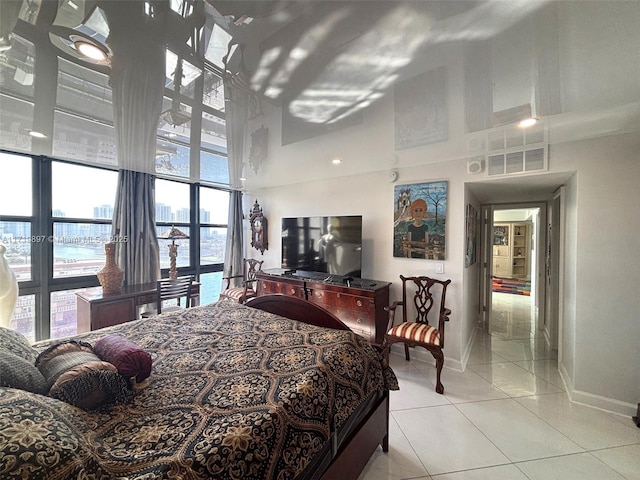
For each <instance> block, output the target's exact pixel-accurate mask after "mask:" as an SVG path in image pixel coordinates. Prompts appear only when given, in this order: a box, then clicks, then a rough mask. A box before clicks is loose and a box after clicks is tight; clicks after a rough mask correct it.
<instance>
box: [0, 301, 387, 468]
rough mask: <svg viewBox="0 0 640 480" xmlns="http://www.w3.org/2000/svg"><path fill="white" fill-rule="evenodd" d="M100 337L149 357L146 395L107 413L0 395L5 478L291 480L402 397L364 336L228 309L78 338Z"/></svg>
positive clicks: (20, 394) (0, 391)
mask: <svg viewBox="0 0 640 480" xmlns="http://www.w3.org/2000/svg"><path fill="white" fill-rule="evenodd" d="M107 333H118V334H120V335H122V336H124V337H126V338H128V339H129V340H131V341H132V342H134V343H136V344H137V345H139V346H141V347H143V348H144V349H145V350H146V351H148V352H149V353H150V354H151V355H152V357H153V370H152V373H151V377H150V379H149V380H150V382H149V385H148V386H147V387H146V388H144V389H142V390H139V391H137V392H136V394H135V396H134V398H133V400H132V401H131V402H129V403H127V404H124V405H115V406H112V407H111V408H110V409H108V410H107V411H104V412H87V411H84V410H81V409H79V408H76V407H74V406H71V405H69V404H66V403H63V402H60V401H58V400H55V399H52V398H50V397H46V396H42V395H37V394H32V393H28V392H24V391H20V390H14V389H8V388H0V478H3V479H4V478H30V479H31V478H50V479H57V478H60V479H63V478H90V479H93V478H109V479H113V478H122V479H125V478H126V479H152V478H175V479H210V478H220V479H278V480H285V479H294V478H296V477H298V476H300V475H301V474H302V473H303V472H304V471H305V468H306V467H307V465H309V462H310V458H311V457H313V456H314V455H315V454H317V453H318V452H320V451H321V450H322V449H323V447H325V446H326V444H327V443H328V442H330V441H331V434H332V432H334V431H335V430H337V429H339V428H340V427H341V425H343V424H344V423H345V421H346V420H347V418H348V417H349V415H351V414H352V413H353V412H354V411H356V410H357V409H358V407H359V406H360V405H361V404H362V403H363V402H364V401H365V400H366V399H368V398H369V397H370V396H371V395H373V394H374V392H376V391H377V392H381V391H382V390H384V389H386V388H397V386H396V385H393V383H394V379H395V377H394V376H393V373H392V372H389V371H386V372H383V367H382V366H381V358H380V355H379V354H378V352H377V351H376V350H375V349H374V348H373V347H371V345H370V344H369V343H368V342H367V341H366V340H364V339H362V338H361V337H359V336H357V335H355V334H353V333H351V332H347V331H338V330H329V329H325V328H320V327H314V326H311V325H307V324H304V323H301V322H297V321H293V320H288V319H285V318H283V317H278V316H276V315H273V314H270V313H266V312H262V311H260V310H256V309H252V308H249V307H246V306H243V305H239V304H236V303H232V302H219V303H216V304H212V305H206V306H202V307H194V308H191V309H188V310H185V311H183V312H182V313H170V314H163V315H160V316H157V317H154V318H151V319H145V320H139V321H134V322H129V323H126V324H122V325H118V326H115V327H110V328H107V329H103V330H100V331H95V332H91V333H87V334H82V335H78V336H76V337H74V338H76V339H82V340H86V341H89V342H91V343H95V341H97V340H98V339H99V338H100V337H102V336H103V335H105V334H107ZM48 343H51V342H48ZM48 343H42V344H41V345H39V347H41V348H44V347H46V346H47V345H48ZM389 383H390V384H389Z"/></svg>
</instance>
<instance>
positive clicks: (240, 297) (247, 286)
mask: <svg viewBox="0 0 640 480" xmlns="http://www.w3.org/2000/svg"><path fill="white" fill-rule="evenodd" d="M263 263H264V260H255V259H253V258H245V259H244V260H243V265H244V266H243V271H242V275H232V276H229V277H222V279H223V280H226V281H227V286H226V287H225V289H224V290H223V291H222V293H221V294H220V300H225V299H226V300H232V301H235V302H238V303H245V302H246V301H247V300H249V299H250V298H253V297H255V296H257V295H258V294H257V290H258V288H257V282H258V279H257V278H256V274H257V273H258V272H260V271H262V264H263ZM234 278H241V279H242V283H241V284H240V286H239V287H232V286H231V280H232V279H234Z"/></svg>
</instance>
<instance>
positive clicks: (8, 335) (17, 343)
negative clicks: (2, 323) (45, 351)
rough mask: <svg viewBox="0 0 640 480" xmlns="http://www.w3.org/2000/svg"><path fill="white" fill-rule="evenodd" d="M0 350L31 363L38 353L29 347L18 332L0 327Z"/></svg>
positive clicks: (28, 343) (29, 344)
mask: <svg viewBox="0 0 640 480" xmlns="http://www.w3.org/2000/svg"><path fill="white" fill-rule="evenodd" d="M0 350H2V351H7V350H8V351H9V352H11V353H14V354H15V355H18V356H19V357H22V358H24V359H25V360H28V361H29V362H30V363H33V362H34V361H35V359H36V356H37V355H38V352H36V351H35V349H34V348H33V347H32V346H31V343H30V342H29V340H27V337H25V336H24V335H22V334H21V333H20V332H16V331H15V330H10V329H8V328H5V327H0Z"/></svg>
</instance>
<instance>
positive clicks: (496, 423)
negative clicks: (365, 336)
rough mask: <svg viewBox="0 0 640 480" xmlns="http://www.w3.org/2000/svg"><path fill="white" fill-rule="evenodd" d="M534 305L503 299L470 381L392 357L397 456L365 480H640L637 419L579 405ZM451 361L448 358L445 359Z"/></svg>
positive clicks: (475, 352) (473, 358)
mask: <svg viewBox="0 0 640 480" xmlns="http://www.w3.org/2000/svg"><path fill="white" fill-rule="evenodd" d="M534 315H535V311H534V309H533V308H532V307H531V299H530V297H524V296H519V295H509V294H504V293H497V294H494V312H493V316H492V322H491V325H492V329H491V333H490V334H488V333H480V332H479V333H478V335H477V336H476V339H475V342H474V346H473V349H472V352H471V355H470V358H469V363H468V365H467V368H466V370H465V372H458V371H454V370H450V369H447V368H445V369H444V370H443V373H442V383H444V386H445V394H444V395H438V394H437V393H435V389H434V383H435V368H434V366H433V364H432V363H428V362H424V361H420V360H416V359H413V358H412V360H411V362H406V361H405V360H404V355H400V354H395V353H394V354H392V356H391V364H392V366H393V368H394V370H395V372H396V375H397V376H398V378H399V382H400V391H399V392H392V394H391V419H390V430H391V432H390V451H389V453H387V454H385V453H383V452H382V450H381V449H378V451H376V452H375V453H374V455H373V457H372V458H371V460H370V461H369V463H368V464H367V467H366V468H365V470H364V471H363V472H362V474H361V475H360V478H359V480H405V479H411V480H427V479H432V480H485V479H487V480H488V479H491V480H527V479H528V480H553V479H559V480H609V479H611V480H613V479H616V480H619V479H627V480H640V428H637V427H636V426H635V424H634V423H633V421H632V420H631V418H627V417H623V416H620V415H616V414H612V413H607V412H603V411H601V410H597V409H593V408H590V407H585V406H582V405H577V404H573V403H571V402H569V400H568V398H567V395H566V393H565V392H564V385H563V383H562V381H561V379H560V375H559V374H558V371H557V355H556V353H555V352H553V351H550V350H549V349H548V348H546V346H545V342H544V339H543V338H542V335H541V334H540V333H539V332H538V331H536V329H535V328H534V327H532V322H531V318H532V316H534ZM445 354H446V352H445Z"/></svg>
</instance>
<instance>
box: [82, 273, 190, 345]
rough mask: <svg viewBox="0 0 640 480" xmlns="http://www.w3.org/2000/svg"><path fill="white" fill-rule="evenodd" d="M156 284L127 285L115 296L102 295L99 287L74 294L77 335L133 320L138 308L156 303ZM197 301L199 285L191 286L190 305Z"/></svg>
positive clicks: (136, 315) (112, 294) (109, 294)
mask: <svg viewBox="0 0 640 480" xmlns="http://www.w3.org/2000/svg"><path fill="white" fill-rule="evenodd" d="M156 292H157V284H156V283H155V282H152V283H145V284H140V285H127V286H124V287H122V291H121V292H118V293H107V294H104V293H103V292H102V287H96V288H90V289H87V290H85V291H83V292H78V293H76V303H77V309H78V333H83V332H88V331H90V330H97V329H99V328H104V327H110V326H112V325H118V324H120V323H125V322H130V321H131V320H137V318H138V307H139V306H141V305H146V304H148V303H153V304H155V303H156ZM199 298H200V283H197V282H193V284H192V285H191V302H192V305H197V304H198V303H199Z"/></svg>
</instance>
